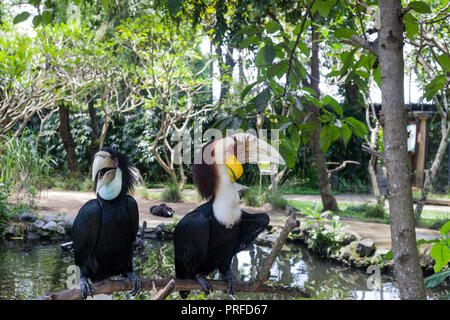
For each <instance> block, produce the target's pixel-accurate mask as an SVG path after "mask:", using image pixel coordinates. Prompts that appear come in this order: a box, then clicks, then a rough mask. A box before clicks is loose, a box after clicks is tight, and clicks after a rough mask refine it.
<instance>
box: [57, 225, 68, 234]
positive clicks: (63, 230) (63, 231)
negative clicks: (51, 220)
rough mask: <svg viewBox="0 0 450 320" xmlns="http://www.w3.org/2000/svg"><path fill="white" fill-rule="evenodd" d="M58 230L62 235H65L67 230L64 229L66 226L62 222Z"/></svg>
mask: <svg viewBox="0 0 450 320" xmlns="http://www.w3.org/2000/svg"><path fill="white" fill-rule="evenodd" d="M56 232H58V233H59V234H60V235H65V234H66V230H65V229H64V226H63V225H62V224H60V225H58V226H57V228H56Z"/></svg>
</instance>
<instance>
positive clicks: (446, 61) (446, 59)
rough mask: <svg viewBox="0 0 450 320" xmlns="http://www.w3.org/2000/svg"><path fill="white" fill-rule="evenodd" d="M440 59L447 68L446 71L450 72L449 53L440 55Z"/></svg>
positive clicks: (443, 66)
mask: <svg viewBox="0 0 450 320" xmlns="http://www.w3.org/2000/svg"><path fill="white" fill-rule="evenodd" d="M438 61H439V64H440V65H441V66H442V68H444V69H445V71H447V72H450V57H449V56H448V55H446V54H445V53H443V54H441V55H440V56H439V57H438Z"/></svg>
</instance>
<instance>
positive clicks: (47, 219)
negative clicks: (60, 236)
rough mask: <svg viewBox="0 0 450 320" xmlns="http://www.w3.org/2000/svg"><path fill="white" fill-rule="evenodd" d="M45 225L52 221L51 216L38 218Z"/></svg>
mask: <svg viewBox="0 0 450 320" xmlns="http://www.w3.org/2000/svg"><path fill="white" fill-rule="evenodd" d="M40 218H41V219H42V220H43V221H44V222H45V223H48V222H51V221H53V220H54V218H53V217H52V216H41V217H40Z"/></svg>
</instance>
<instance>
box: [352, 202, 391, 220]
mask: <svg viewBox="0 0 450 320" xmlns="http://www.w3.org/2000/svg"><path fill="white" fill-rule="evenodd" d="M345 211H347V212H350V213H353V212H355V213H359V214H361V213H362V214H363V215H364V216H365V217H368V218H381V219H383V218H384V217H385V215H386V211H385V209H384V208H380V207H379V206H376V205H375V206H374V205H370V204H366V203H365V204H362V205H358V206H348V207H347V208H346V209H345Z"/></svg>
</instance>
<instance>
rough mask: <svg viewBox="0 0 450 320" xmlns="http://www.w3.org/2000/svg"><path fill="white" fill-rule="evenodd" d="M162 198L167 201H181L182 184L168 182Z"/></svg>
mask: <svg viewBox="0 0 450 320" xmlns="http://www.w3.org/2000/svg"><path fill="white" fill-rule="evenodd" d="M160 199H161V200H162V201H167V202H180V201H181V199H182V195H181V190H180V186H179V185H178V184H176V183H167V185H166V188H165V189H164V191H163V193H162V194H161V196H160Z"/></svg>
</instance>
